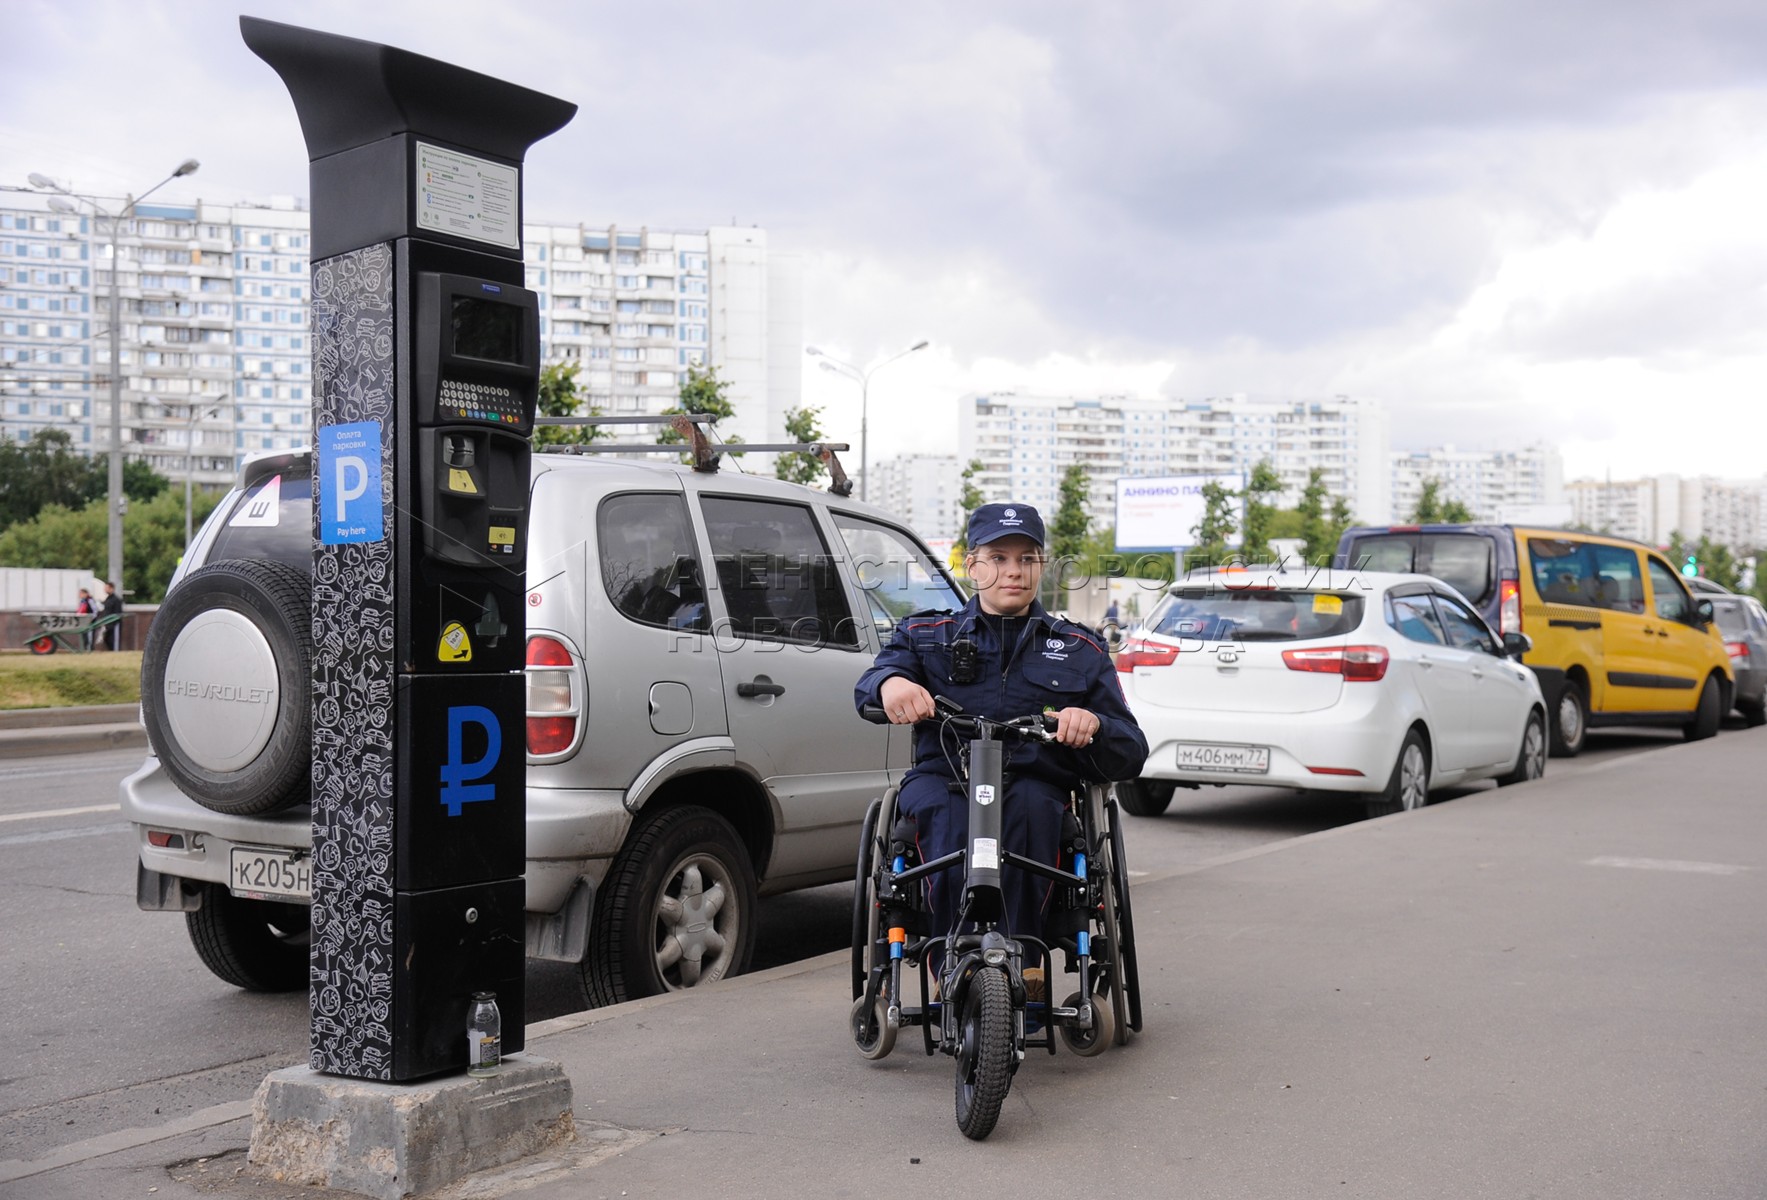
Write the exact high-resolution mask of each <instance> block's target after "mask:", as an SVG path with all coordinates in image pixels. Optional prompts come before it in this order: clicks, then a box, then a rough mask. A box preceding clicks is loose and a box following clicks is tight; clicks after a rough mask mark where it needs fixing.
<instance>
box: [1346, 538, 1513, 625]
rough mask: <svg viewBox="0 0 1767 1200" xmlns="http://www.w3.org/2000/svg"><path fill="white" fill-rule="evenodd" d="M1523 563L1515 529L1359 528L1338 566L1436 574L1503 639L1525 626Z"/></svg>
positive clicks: (1347, 543)
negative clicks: (1522, 590) (1522, 585)
mask: <svg viewBox="0 0 1767 1200" xmlns="http://www.w3.org/2000/svg"><path fill="white" fill-rule="evenodd" d="M1519 561H1520V560H1519V558H1518V556H1517V554H1516V548H1515V528H1514V527H1513V526H1510V525H1476V524H1475V525H1384V526H1383V525H1358V526H1355V527H1353V528H1350V529H1347V530H1345V531H1344V536H1343V537H1342V538H1341V539H1340V540H1339V541H1338V549H1337V557H1336V558H1335V559H1334V560H1333V564H1332V565H1333V566H1337V567H1345V568H1350V569H1354V570H1363V571H1406V572H1415V573H1416V574H1419V575H1433V576H1435V577H1436V578H1437V579H1440V580H1441V581H1442V582H1444V583H1448V584H1452V585H1453V586H1454V587H1455V589H1456V590H1457V591H1459V592H1460V594H1461V595H1463V596H1465V597H1466V598H1467V599H1468V600H1471V601H1472V602H1473V605H1474V607H1476V608H1477V609H1478V610H1479V613H1480V614H1481V615H1482V616H1483V617H1484V618H1485V624H1487V625H1489V626H1490V627H1491V628H1492V629H1494V630H1496V631H1497V635H1498V636H1499V637H1502V636H1503V635H1504V634H1506V633H1519V632H1521V628H1522V598H1521V583H1520V579H1521V575H1520V570H1519V566H1518V563H1519Z"/></svg>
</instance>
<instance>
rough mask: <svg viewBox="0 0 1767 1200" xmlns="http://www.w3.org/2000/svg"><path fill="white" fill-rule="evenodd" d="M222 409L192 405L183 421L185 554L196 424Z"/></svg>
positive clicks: (190, 528)
mask: <svg viewBox="0 0 1767 1200" xmlns="http://www.w3.org/2000/svg"><path fill="white" fill-rule="evenodd" d="M150 403H152V404H153V405H155V406H156V407H157V408H159V409H161V410H165V409H166V408H167V406H166V405H165V404H162V403H160V402H159V401H157V400H154V401H150ZM222 407H223V406H222V405H219V404H210V405H207V406H204V405H200V404H193V405H191V406H190V415H189V416H188V417H186V418H185V419H184V552H185V553H186V554H188V553H190V539H191V536H192V534H193V533H194V528H193V522H192V521H191V515H190V514H191V507H190V499H191V481H192V479H193V478H194V477H195V475H196V460H195V455H196V426H197V423H198V422H200V421H202V420H203V419H205V418H207V417H213V416H218V415H220V412H221V409H222Z"/></svg>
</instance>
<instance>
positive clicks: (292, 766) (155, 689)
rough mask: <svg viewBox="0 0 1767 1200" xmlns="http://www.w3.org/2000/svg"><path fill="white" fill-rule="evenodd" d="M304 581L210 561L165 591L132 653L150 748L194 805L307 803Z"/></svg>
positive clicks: (238, 808) (308, 596)
mask: <svg viewBox="0 0 1767 1200" xmlns="http://www.w3.org/2000/svg"><path fill="white" fill-rule="evenodd" d="M311 612H312V588H311V586H310V584H309V583H308V581H307V578H306V576H304V575H303V574H301V572H299V571H297V570H296V569H294V568H293V567H290V566H287V565H285V564H283V563H278V562H271V561H269V560H267V559H256V558H244V559H232V560H229V561H227V562H219V563H213V564H211V565H209V566H206V567H203V568H202V569H201V570H198V571H193V572H191V573H190V574H189V575H187V576H186V577H185V578H184V579H183V581H182V582H180V583H179V584H178V586H177V587H175V588H173V589H172V592H171V594H170V595H168V596H167V597H166V602H165V603H164V604H162V605H161V606H160V610H159V613H158V615H157V616H155V617H154V621H153V628H152V629H151V631H150V632H149V633H148V637H147V648H146V651H145V652H144V653H143V655H142V661H141V716H142V720H143V721H144V722H145V723H146V725H147V736H148V740H149V741H151V742H152V743H153V749H154V753H156V754H157V755H158V756H159V760H160V765H161V766H162V767H164V768H165V770H166V773H167V774H169V775H170V776H171V777H172V779H173V781H174V782H175V783H177V785H178V787H179V788H180V789H181V790H183V792H184V793H185V794H186V795H188V796H189V797H190V798H191V799H193V800H195V801H196V802H197V803H198V804H201V805H203V806H204V807H205V808H210V809H213V810H214V811H216V812H223V813H231V814H233V815H236V816H251V815H254V814H258V813H267V812H274V811H275V810H276V809H279V808H284V807H287V806H288V805H290V804H294V803H296V802H304V801H306V800H307V799H308V791H309V788H308V782H307V780H308V769H309V765H310V763H311V760H312V749H311V739H310V736H309V726H310V718H311V711H312V701H311V697H310V695H309V692H310V690H311V687H312V678H313V676H312V665H311V664H312V657H313V653H312V622H311V616H310V614H311Z"/></svg>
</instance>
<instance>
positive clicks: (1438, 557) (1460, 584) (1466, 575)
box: [1348, 533, 1497, 604]
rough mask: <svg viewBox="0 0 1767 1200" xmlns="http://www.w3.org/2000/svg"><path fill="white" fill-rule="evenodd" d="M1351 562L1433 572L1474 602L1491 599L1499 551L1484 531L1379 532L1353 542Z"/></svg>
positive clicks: (1361, 566) (1356, 566)
mask: <svg viewBox="0 0 1767 1200" xmlns="http://www.w3.org/2000/svg"><path fill="white" fill-rule="evenodd" d="M1348 565H1349V566H1350V567H1352V568H1354V569H1355V570H1359V571H1399V572H1403V573H1405V574H1413V573H1415V574H1418V575H1433V576H1435V577H1436V578H1437V579H1440V580H1441V581H1442V582H1443V583H1446V584H1449V585H1451V586H1453V587H1454V589H1455V590H1456V591H1458V592H1459V593H1460V594H1461V595H1463V596H1465V597H1466V598H1467V599H1468V600H1471V601H1472V602H1473V603H1474V604H1483V603H1484V602H1485V601H1487V600H1489V599H1490V598H1491V584H1492V582H1493V580H1494V579H1495V577H1496V574H1497V571H1496V554H1495V548H1494V547H1493V545H1492V542H1491V539H1490V537H1488V536H1486V535H1485V534H1482V533H1377V534H1370V535H1369V536H1367V537H1359V538H1357V539H1356V540H1355V541H1353V542H1351V543H1350V554H1349V563H1348Z"/></svg>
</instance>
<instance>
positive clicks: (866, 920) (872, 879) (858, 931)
mask: <svg viewBox="0 0 1767 1200" xmlns="http://www.w3.org/2000/svg"><path fill="white" fill-rule="evenodd" d="M883 803H884V802H883V798H881V797H880V798H879V799H876V800H873V801H872V802H871V807H869V808H867V809H866V810H865V821H864V823H863V824H862V825H861V826H860V829H859V860H858V865H857V866H855V867H854V868H853V999H855V1000H857V999H859V997H861V996H863V995H864V994H865V979H866V976H867V975H868V974H869V973H870V970H871V952H872V950H873V948H874V947H875V946H876V945H877V863H878V857H879V847H878V839H877V829H878V815H879V813H880V812H881V811H882V809H883Z"/></svg>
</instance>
